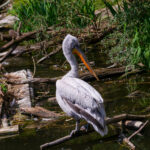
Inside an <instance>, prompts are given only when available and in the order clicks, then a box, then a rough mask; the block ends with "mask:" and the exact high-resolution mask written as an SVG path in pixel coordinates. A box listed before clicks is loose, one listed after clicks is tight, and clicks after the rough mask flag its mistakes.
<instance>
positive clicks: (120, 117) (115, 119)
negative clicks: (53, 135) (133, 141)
mask: <svg viewBox="0 0 150 150" xmlns="http://www.w3.org/2000/svg"><path fill="white" fill-rule="evenodd" d="M147 118H150V114H147V115H132V114H121V115H117V116H114V117H112V118H107V119H106V124H107V125H109V124H113V123H118V122H120V121H123V120H143V119H147ZM93 131H94V130H90V131H88V132H87V131H85V130H81V129H80V130H79V132H77V133H76V134H70V135H67V136H65V137H62V138H60V139H57V140H55V141H52V142H49V143H46V144H43V145H41V146H40V149H41V150H43V149H46V148H48V147H52V146H55V145H58V144H61V143H64V142H66V141H68V140H72V139H74V138H77V137H80V136H83V135H87V134H89V133H91V132H93Z"/></svg>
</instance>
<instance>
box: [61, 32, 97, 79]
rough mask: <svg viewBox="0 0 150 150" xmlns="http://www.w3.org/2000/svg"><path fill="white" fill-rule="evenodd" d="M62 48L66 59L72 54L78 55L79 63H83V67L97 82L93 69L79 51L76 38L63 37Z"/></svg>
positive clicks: (70, 36)
mask: <svg viewBox="0 0 150 150" xmlns="http://www.w3.org/2000/svg"><path fill="white" fill-rule="evenodd" d="M62 48H63V53H64V55H65V56H67V57H69V56H72V54H76V55H78V56H79V57H80V59H81V61H82V62H83V63H84V65H85V66H86V67H87V69H88V70H89V71H90V73H91V74H92V75H94V76H95V78H96V79H97V80H99V78H98V77H97V75H96V73H95V72H94V71H93V69H92V68H91V66H90V65H89V63H88V60H87V59H86V56H85V55H84V53H83V52H82V51H81V49H80V44H79V41H78V39H77V38H76V37H74V36H72V35H70V34H68V35H67V36H66V37H65V39H64V40H63V44H62Z"/></svg>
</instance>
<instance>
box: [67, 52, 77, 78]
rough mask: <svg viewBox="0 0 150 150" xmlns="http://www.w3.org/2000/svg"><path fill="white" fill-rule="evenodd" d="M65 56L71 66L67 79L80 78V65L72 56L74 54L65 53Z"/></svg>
mask: <svg viewBox="0 0 150 150" xmlns="http://www.w3.org/2000/svg"><path fill="white" fill-rule="evenodd" d="M64 55H65V57H66V59H67V61H68V62H69V64H70V66H71V70H70V71H69V72H68V73H67V74H66V75H65V77H73V78H78V63H77V60H76V58H75V56H74V55H73V54H72V52H70V53H68V54H65V53H64Z"/></svg>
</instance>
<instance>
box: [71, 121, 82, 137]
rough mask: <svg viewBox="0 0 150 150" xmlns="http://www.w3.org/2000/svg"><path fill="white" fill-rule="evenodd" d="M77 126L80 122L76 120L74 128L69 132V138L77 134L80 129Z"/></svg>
mask: <svg viewBox="0 0 150 150" xmlns="http://www.w3.org/2000/svg"><path fill="white" fill-rule="evenodd" d="M79 124H80V120H76V127H75V129H74V130H72V131H71V133H70V135H71V136H73V135H75V134H77V133H78V132H79V129H80V126H79Z"/></svg>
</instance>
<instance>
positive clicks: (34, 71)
mask: <svg viewBox="0 0 150 150" xmlns="http://www.w3.org/2000/svg"><path fill="white" fill-rule="evenodd" d="M32 61H33V67H34V69H33V75H32V77H33V78H34V76H35V73H36V64H35V60H34V57H33V56H32Z"/></svg>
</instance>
